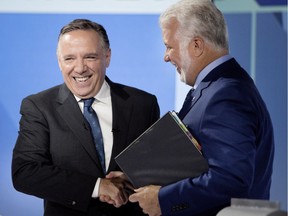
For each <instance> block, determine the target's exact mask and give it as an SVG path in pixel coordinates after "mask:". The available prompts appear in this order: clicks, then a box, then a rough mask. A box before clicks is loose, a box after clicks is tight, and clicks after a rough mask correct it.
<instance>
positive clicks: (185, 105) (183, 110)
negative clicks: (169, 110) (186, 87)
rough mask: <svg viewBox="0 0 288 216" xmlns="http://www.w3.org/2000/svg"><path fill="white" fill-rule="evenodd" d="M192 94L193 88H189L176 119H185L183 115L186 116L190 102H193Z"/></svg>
mask: <svg viewBox="0 0 288 216" xmlns="http://www.w3.org/2000/svg"><path fill="white" fill-rule="evenodd" d="M193 92H194V88H191V89H190V91H189V92H188V93H187V95H186V98H185V101H184V103H183V106H182V108H181V110H180V111H179V113H178V117H179V118H180V119H181V120H183V118H184V117H185V115H186V114H187V112H188V111H189V109H190V107H191V105H192V101H193V96H194V95H193Z"/></svg>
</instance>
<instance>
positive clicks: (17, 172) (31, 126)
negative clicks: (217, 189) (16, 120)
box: [12, 78, 159, 216]
mask: <svg viewBox="0 0 288 216" xmlns="http://www.w3.org/2000/svg"><path fill="white" fill-rule="evenodd" d="M106 80H107V82H108V84H109V85H110V89H111V100H112V115H113V125H112V129H113V131H112V132H113V149H112V156H111V162H110V164H109V168H108V172H110V171H115V170H120V168H119V167H118V166H117V164H116V162H115V160H114V157H115V156H116V155H118V154H119V153H120V152H121V151H122V150H123V149H124V148H125V147H127V146H128V145H129V144H130V143H131V142H132V141H133V140H134V139H136V138H137V137H138V136H139V135H140V134H141V133H142V132H144V130H146V129H147V128H148V127H149V126H150V125H151V124H152V123H154V122H155V121H156V120H157V119H158V118H159V106H158V103H157V99H156V97H155V96H154V95H151V94H148V93H147V92H144V91H141V90H139V89H135V88H132V87H128V86H124V85H121V84H116V83H113V82H111V81H110V80H109V79H108V78H106ZM21 114H22V117H21V120H20V131H19V136H18V139H17V142H16V145H15V148H14V152H13V161H12V177H13V183H14V187H15V188H16V189H17V190H19V191H21V192H24V193H27V194H31V195H34V196H37V197H40V198H43V199H44V201H45V202H44V203H45V205H44V209H45V216H84V215H85V216H88V215H93V216H102V215H106V216H111V215H131V216H134V215H142V214H143V213H142V209H140V207H139V206H138V204H136V205H135V204H132V203H129V204H127V205H125V206H123V207H120V208H115V207H113V205H110V204H106V203H103V202H100V201H99V200H98V199H92V198H91V196H92V191H93V189H94V186H95V183H96V179H97V178H98V177H101V178H103V177H104V173H103V171H102V169H101V165H100V161H99V159H98V156H97V153H96V149H95V145H94V143H93V140H92V136H91V132H90V130H89V126H88V123H87V122H86V121H85V119H84V116H83V114H82V112H81V110H80V108H79V105H78V103H77V101H76V100H75V97H74V96H73V94H72V93H71V92H70V91H69V89H68V88H67V86H66V85H65V84H63V85H59V86H56V87H53V88H51V89H48V90H46V91H43V92H41V93H38V94H35V95H31V96H29V97H27V98H25V99H24V100H23V102H22V105H21ZM31 208H33V207H31Z"/></svg>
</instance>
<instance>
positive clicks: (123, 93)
mask: <svg viewBox="0 0 288 216" xmlns="http://www.w3.org/2000/svg"><path fill="white" fill-rule="evenodd" d="M106 81H107V82H108V84H109V86H110V89H111V94H114V95H117V96H120V97H122V98H126V99H128V98H138V97H140V98H147V99H149V98H151V99H156V97H155V95H153V94H151V93H149V92H147V91H144V90H142V89H139V88H136V87H133V86H128V85H125V84H121V83H115V82H112V81H111V80H109V79H108V78H106Z"/></svg>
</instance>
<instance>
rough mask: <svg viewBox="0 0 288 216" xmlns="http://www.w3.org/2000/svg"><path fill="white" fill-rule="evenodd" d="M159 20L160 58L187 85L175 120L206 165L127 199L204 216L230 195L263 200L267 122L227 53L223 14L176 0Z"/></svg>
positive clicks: (196, 1) (270, 143) (267, 180)
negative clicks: (196, 143)
mask: <svg viewBox="0 0 288 216" xmlns="http://www.w3.org/2000/svg"><path fill="white" fill-rule="evenodd" d="M160 25H161V28H162V35H163V39H164V43H165V45H166V48H167V49H166V52H165V58H164V60H165V61H166V62H171V63H172V64H173V65H174V66H175V67H176V69H177V72H178V73H179V75H180V79H181V80H182V81H183V82H184V83H186V84H187V85H189V86H191V87H192V89H191V91H190V92H189V93H188V95H187V99H186V101H185V102H184V104H183V107H182V109H181V110H180V112H179V117H180V118H181V119H182V120H183V122H184V123H185V124H186V125H187V126H188V129H189V130H190V131H191V133H192V134H193V135H194V136H195V138H196V139H197V140H198V141H199V143H200V144H201V145H202V152H203V155H204V157H205V158H206V159H207V161H208V163H209V170H208V171H207V172H205V173H203V174H201V175H200V176H199V177H196V178H187V179H183V180H181V181H178V182H176V183H174V184H170V185H167V186H163V187H160V186H156V185H152V186H147V187H142V188H139V189H137V190H136V192H137V193H135V194H132V195H131V196H130V197H129V200H130V201H132V202H139V204H140V206H141V207H142V208H143V211H144V212H146V213H148V214H149V215H150V216H152V215H153V216H157V215H189V216H193V215H204V216H210V215H216V214H217V212H219V211H220V210H221V209H222V208H223V207H225V206H228V205H230V200H231V198H247V199H269V190H270V185H271V175H272V165H273V157H274V138H273V127H272V123H271V120H270V116H269V113H268V111H267V108H266V105H265V103H264V102H263V100H262V98H261V96H260V94H259V92H258V90H257V89H256V86H255V84H254V82H253V80H252V79H251V78H250V76H249V75H248V74H247V73H246V71H245V70H244V69H243V68H241V67H240V65H239V64H238V63H237V62H236V60H235V59H234V58H233V57H232V56H230V55H229V47H228V36H227V35H228V34H227V30H226V24H225V21H224V17H223V15H222V14H221V12H220V11H219V10H218V9H217V8H216V7H215V5H214V4H213V3H212V2H211V1H210V0H183V1H179V2H177V3H176V4H175V5H173V6H171V7H170V8H169V9H167V10H166V11H165V12H164V13H163V14H161V16H160ZM171 157H173V155H171Z"/></svg>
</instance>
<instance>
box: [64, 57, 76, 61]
mask: <svg viewBox="0 0 288 216" xmlns="http://www.w3.org/2000/svg"><path fill="white" fill-rule="evenodd" d="M63 59H64V61H65V62H69V61H72V60H73V59H74V57H73V56H64V58H63Z"/></svg>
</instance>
